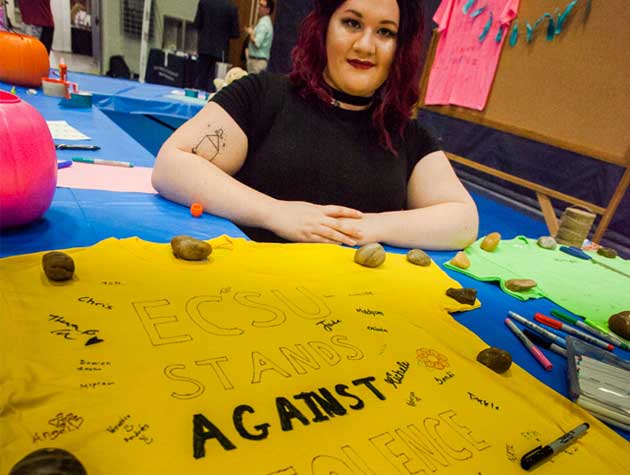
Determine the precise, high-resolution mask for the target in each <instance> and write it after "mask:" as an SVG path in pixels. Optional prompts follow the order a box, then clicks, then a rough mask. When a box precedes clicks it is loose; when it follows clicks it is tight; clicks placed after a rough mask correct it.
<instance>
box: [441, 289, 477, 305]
mask: <svg viewBox="0 0 630 475" xmlns="http://www.w3.org/2000/svg"><path fill="white" fill-rule="evenodd" d="M446 295H448V296H449V297H451V298H453V299H455V300H457V301H458V302H459V303H465V304H467V305H474V303H475V300H476V299H477V289H470V288H463V289H456V288H451V289H446Z"/></svg>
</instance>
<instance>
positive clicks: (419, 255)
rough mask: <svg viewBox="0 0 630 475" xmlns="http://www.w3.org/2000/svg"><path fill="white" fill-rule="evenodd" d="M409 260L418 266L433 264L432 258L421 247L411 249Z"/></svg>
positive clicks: (408, 254)
mask: <svg viewBox="0 0 630 475" xmlns="http://www.w3.org/2000/svg"><path fill="white" fill-rule="evenodd" d="M407 260H408V261H409V262H411V263H412V264H415V265H417V266H422V267H427V266H429V265H431V258H430V257H429V256H428V255H427V253H426V252H424V251H423V250H421V249H411V250H410V251H409V252H408V253H407Z"/></svg>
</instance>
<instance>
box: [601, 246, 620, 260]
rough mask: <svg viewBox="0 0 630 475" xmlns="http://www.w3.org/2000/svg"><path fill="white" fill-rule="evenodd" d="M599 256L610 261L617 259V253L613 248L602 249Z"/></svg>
mask: <svg viewBox="0 0 630 475" xmlns="http://www.w3.org/2000/svg"><path fill="white" fill-rule="evenodd" d="M597 254H599V255H600V256H604V257H607V258H608V259H614V258H615V257H617V251H615V250H614V249H613V248H612V247H600V248H599V249H598V250H597Z"/></svg>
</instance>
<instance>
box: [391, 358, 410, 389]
mask: <svg viewBox="0 0 630 475" xmlns="http://www.w3.org/2000/svg"><path fill="white" fill-rule="evenodd" d="M396 364H398V368H397V369H395V370H393V371H388V372H387V373H385V382H386V383H388V384H391V385H392V386H394V389H397V388H398V386H399V385H400V384H401V383H402V382H403V379H405V374H406V373H407V371H408V370H409V366H411V364H410V363H409V362H408V361H397V362H396Z"/></svg>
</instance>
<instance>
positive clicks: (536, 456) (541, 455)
mask: <svg viewBox="0 0 630 475" xmlns="http://www.w3.org/2000/svg"><path fill="white" fill-rule="evenodd" d="M589 427H590V426H589V425H588V422H584V423H583V424H580V425H579V426H577V427H576V428H575V429H573V430H572V431H569V432H567V433H566V434H564V435H563V436H562V437H559V438H557V439H556V440H554V441H553V442H551V443H550V444H549V445H545V446H544V447H543V446H542V445H539V446H538V447H536V448H535V449H534V450H530V451H529V452H527V453H526V454H525V455H523V458H521V467H523V468H524V469H525V470H529V469H530V468H532V467H533V466H534V465H536V464H537V463H540V462H542V461H543V460H545V459H548V458H549V457H551V456H552V455H553V454H556V453H558V452H560V451H561V450H564V449H565V448H566V447H567V446H568V445H569V444H571V443H573V442H575V440H577V438H578V437H580V436H581V435H582V434H584V433H585V432H586V430H587V429H588V428H589Z"/></svg>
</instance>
